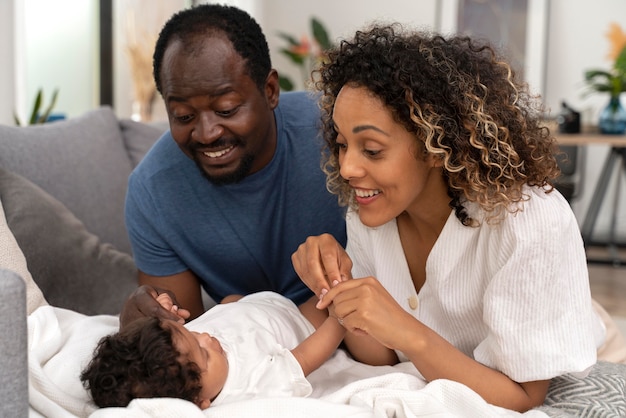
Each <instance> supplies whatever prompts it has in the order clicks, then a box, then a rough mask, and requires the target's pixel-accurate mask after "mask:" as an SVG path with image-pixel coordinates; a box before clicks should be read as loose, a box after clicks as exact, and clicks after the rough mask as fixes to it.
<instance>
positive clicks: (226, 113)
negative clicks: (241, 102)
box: [215, 107, 238, 116]
mask: <svg viewBox="0 0 626 418" xmlns="http://www.w3.org/2000/svg"><path fill="white" fill-rule="evenodd" d="M237 109H238V107H235V108H233V109H228V110H216V111H215V113H216V114H218V115H219V116H232V115H234V114H235V113H236V112H237Z"/></svg>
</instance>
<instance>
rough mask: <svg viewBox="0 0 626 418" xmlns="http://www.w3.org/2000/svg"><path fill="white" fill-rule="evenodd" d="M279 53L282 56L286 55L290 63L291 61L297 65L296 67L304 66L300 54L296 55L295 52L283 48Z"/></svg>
mask: <svg viewBox="0 0 626 418" xmlns="http://www.w3.org/2000/svg"><path fill="white" fill-rule="evenodd" d="M280 52H281V53H282V54H284V55H286V56H287V57H288V58H289V59H290V60H291V61H293V62H294V63H296V64H298V65H302V64H304V57H303V56H302V55H300V54H296V53H295V52H293V51H291V50H289V49H286V48H283V49H281V50H280Z"/></svg>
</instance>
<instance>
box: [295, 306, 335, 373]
mask: <svg viewBox="0 0 626 418" xmlns="http://www.w3.org/2000/svg"><path fill="white" fill-rule="evenodd" d="M316 303H317V297H315V296H313V297H312V298H311V299H309V300H308V301H307V302H305V303H304V304H302V305H301V306H300V311H301V312H302V314H303V315H304V316H305V317H306V318H307V319H308V320H309V322H311V323H312V324H313V326H315V328H316V330H315V332H313V334H311V335H309V337H308V338H307V339H305V340H304V341H302V342H301V343H300V344H299V345H298V346H297V347H296V348H294V349H293V350H291V353H292V354H293V356H294V357H295V358H296V360H297V361H298V363H300V367H302V371H303V372H304V375H305V376H308V375H309V374H310V373H311V372H313V371H314V370H316V369H318V368H319V367H320V366H321V365H322V364H323V363H324V362H325V361H326V360H328V359H329V358H330V356H331V355H332V354H333V353H334V352H335V351H336V350H337V347H339V344H341V341H342V340H343V337H344V336H345V334H346V330H345V328H344V327H343V326H341V325H340V324H339V322H337V319H336V318H334V317H331V316H328V311H320V310H319V309H316V308H315V304H316ZM322 316H325V317H326V318H325V319H324V318H323V317H322Z"/></svg>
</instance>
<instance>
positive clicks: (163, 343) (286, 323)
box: [81, 292, 345, 409]
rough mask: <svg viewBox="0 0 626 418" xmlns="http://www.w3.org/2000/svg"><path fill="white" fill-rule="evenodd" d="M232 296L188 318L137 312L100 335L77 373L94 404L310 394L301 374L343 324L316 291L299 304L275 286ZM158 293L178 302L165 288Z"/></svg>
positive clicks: (331, 346) (325, 352)
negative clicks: (318, 306)
mask: <svg viewBox="0 0 626 418" xmlns="http://www.w3.org/2000/svg"><path fill="white" fill-rule="evenodd" d="M233 299H234V300H236V301H235V302H233V303H226V304H220V305H217V306H215V307H213V308H212V309H210V310H208V311H207V312H205V313H204V314H203V315H202V316H200V317H198V318H197V319H195V320H194V321H192V322H190V323H188V324H185V325H182V324H180V323H178V322H176V321H171V320H163V319H158V318H142V319H138V320H136V321H135V322H133V323H131V324H129V325H128V326H127V327H126V328H124V329H123V330H121V331H120V332H118V333H115V334H112V335H108V336H106V337H104V338H103V339H102V340H100V342H99V343H98V346H97V347H96V349H95V351H94V357H93V359H92V360H91V362H90V363H89V365H88V366H87V367H86V368H85V370H84V371H83V372H82V374H81V380H82V381H83V384H84V386H85V388H87V389H88V390H89V391H90V392H91V395H92V398H93V400H94V402H95V404H96V405H97V406H99V407H111V406H117V407H119V406H126V405H128V403H129V402H130V401H131V400H133V399H135V398H151V397H176V398H182V399H186V400H189V401H191V402H193V403H195V404H196V405H197V406H199V407H200V408H202V409H205V408H208V407H209V405H218V404H220V403H226V402H232V401H238V400H243V399H250V398H253V397H260V396H308V395H309V394H310V393H311V390H312V388H311V385H310V383H309V382H308V381H307V380H306V378H305V376H307V375H308V374H309V373H311V372H312V371H314V370H315V369H317V368H318V367H320V366H321V365H322V364H323V363H324V362H325V361H326V360H327V359H328V358H329V357H330V356H331V355H332V354H333V353H334V352H335V350H336V349H337V347H338V346H339V344H340V343H341V341H342V340H343V337H344V335H345V329H344V328H343V327H342V326H341V325H340V324H339V323H338V321H337V320H336V319H335V318H334V317H331V316H329V315H328V313H327V312H323V311H319V310H317V309H315V308H314V305H315V303H316V302H317V298H315V297H313V298H312V299H311V300H309V301H308V302H306V303H304V304H303V305H301V306H300V307H299V308H298V307H296V305H294V304H293V302H291V301H290V300H289V299H287V298H285V297H283V296H281V295H279V294H277V293H273V292H260V293H255V294H252V295H248V296H244V297H242V298H239V297H235V298H231V300H233ZM158 300H159V302H160V303H161V305H162V306H163V307H165V308H166V309H168V310H170V311H172V312H176V311H177V310H178V307H177V306H176V305H174V304H173V302H172V299H171V298H170V297H169V296H168V295H167V294H165V293H164V294H161V295H159V298H158ZM320 315H321V316H320ZM315 328H317V330H316V329H315Z"/></svg>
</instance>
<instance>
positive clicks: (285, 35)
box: [278, 32, 300, 46]
mask: <svg viewBox="0 0 626 418" xmlns="http://www.w3.org/2000/svg"><path fill="white" fill-rule="evenodd" d="M278 36H279V37H280V38H283V39H284V40H285V41H287V42H288V43H289V45H291V46H297V45H300V41H298V39H296V38H295V37H293V36H291V35H289V34H288V33H285V32H278Z"/></svg>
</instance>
